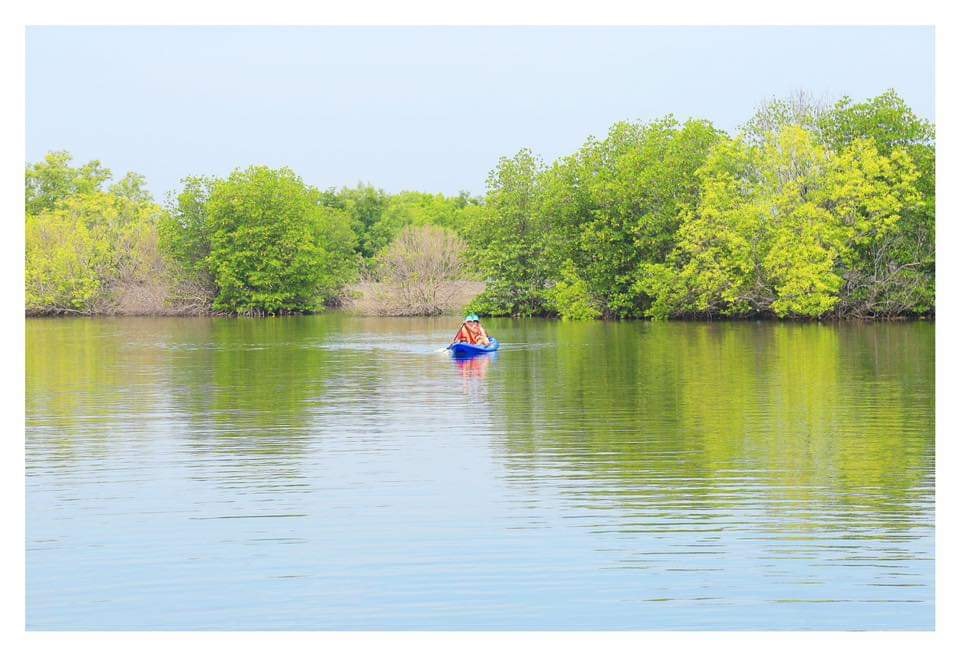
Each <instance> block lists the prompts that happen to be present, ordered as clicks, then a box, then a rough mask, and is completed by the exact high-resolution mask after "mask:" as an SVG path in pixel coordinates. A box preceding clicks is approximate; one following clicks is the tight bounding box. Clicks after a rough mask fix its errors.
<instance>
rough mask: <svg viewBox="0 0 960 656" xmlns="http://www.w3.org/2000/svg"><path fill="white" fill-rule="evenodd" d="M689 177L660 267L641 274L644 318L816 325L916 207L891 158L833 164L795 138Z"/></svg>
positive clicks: (861, 155) (902, 171)
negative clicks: (698, 190) (646, 295)
mask: <svg viewBox="0 0 960 656" xmlns="http://www.w3.org/2000/svg"><path fill="white" fill-rule="evenodd" d="M698 176H699V177H700V179H701V184H702V186H703V193H702V199H701V202H700V204H699V206H698V207H697V208H696V210H694V211H690V212H687V213H685V215H684V221H683V225H682V226H681V227H680V230H679V233H678V234H679V242H678V245H677V248H676V249H675V251H674V253H673V254H672V256H671V262H670V264H669V265H668V266H652V267H647V268H646V270H645V275H646V276H647V277H648V281H649V282H648V283H647V284H648V286H649V288H650V289H651V290H653V291H654V292H655V293H656V301H655V303H654V304H653V306H652V307H651V311H650V314H652V315H654V316H678V315H679V316H683V315H705V316H712V315H715V314H719V315H725V316H741V315H745V314H748V315H749V314H764V313H768V312H772V313H774V314H776V315H777V316H780V317H787V316H790V317H820V316H824V315H826V314H828V313H831V312H834V311H837V310H838V308H839V303H840V301H841V297H842V293H841V289H842V288H843V285H844V280H845V279H846V278H847V277H848V276H849V273H850V272H851V271H857V270H861V269H863V268H864V267H865V266H866V263H865V261H864V257H863V253H875V252H876V251H877V248H878V247H879V246H878V245H882V244H883V243H884V240H885V239H886V237H887V236H888V235H889V234H891V233H892V232H893V231H895V229H896V226H897V224H898V222H899V221H900V219H901V210H902V209H903V208H904V207H905V206H907V205H909V204H910V203H911V202H913V200H914V199H915V198H916V190H915V188H914V181H915V180H916V172H915V169H914V167H913V165H912V162H911V161H910V159H909V157H908V156H906V154H905V153H903V152H902V151H895V152H894V153H893V154H892V155H891V157H884V156H883V155H881V154H880V153H879V152H878V151H877V149H876V147H875V146H874V145H873V143H872V142H871V141H869V140H859V141H855V142H853V143H852V144H851V145H850V146H849V147H848V148H847V149H845V150H844V151H843V152H841V153H839V154H838V153H834V152H833V151H831V150H829V149H828V148H826V147H825V146H823V145H822V144H820V143H818V141H817V139H816V136H815V135H814V134H813V133H811V132H810V131H808V130H806V129H804V128H803V127H800V126H792V127H784V128H782V129H781V130H780V131H779V132H778V133H776V134H774V133H770V135H769V138H768V140H767V141H766V142H764V143H763V144H762V145H761V146H749V145H748V144H746V143H745V142H743V141H742V140H738V141H736V142H733V143H732V144H726V145H723V146H721V147H718V148H716V149H715V150H714V152H713V153H712V154H711V156H710V158H709V160H708V162H707V163H706V164H705V165H704V166H703V167H702V168H701V169H700V171H699V172H698Z"/></svg>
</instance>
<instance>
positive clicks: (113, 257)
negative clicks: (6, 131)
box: [25, 91, 935, 319]
mask: <svg viewBox="0 0 960 656" xmlns="http://www.w3.org/2000/svg"><path fill="white" fill-rule="evenodd" d="M934 153H935V140H934V128H933V125H931V124H930V123H929V122H927V121H924V120H923V119H920V118H919V117H917V116H916V115H915V114H914V113H913V112H912V111H911V110H910V108H909V107H908V106H907V105H906V104H905V103H904V102H903V100H902V99H900V98H899V97H898V96H897V95H896V93H894V92H893V91H890V92H887V93H885V94H883V95H881V96H878V97H876V98H873V99H870V100H867V101H865V102H861V103H855V102H853V101H852V100H850V99H849V98H844V99H842V100H840V101H839V102H837V103H836V104H835V105H833V106H832V107H824V106H821V105H819V104H818V103H815V102H812V101H811V100H810V99H809V97H806V96H804V95H802V94H800V95H796V96H794V97H791V98H789V99H786V100H774V101H772V102H770V103H767V104H766V105H764V106H763V107H761V108H760V110H759V111H758V112H757V114H756V115H755V116H754V117H753V118H751V119H750V120H749V121H747V122H746V123H745V124H744V126H743V127H742V129H741V130H740V133H739V134H737V135H736V136H734V137H731V136H729V135H727V134H725V133H724V132H722V131H721V130H718V129H717V128H715V127H714V126H713V125H711V123H710V122H709V121H706V120H688V121H685V122H683V123H681V122H679V121H677V120H675V119H674V118H673V117H670V116H668V117H665V118H663V119H660V120H657V121H652V122H649V123H618V124H616V125H614V126H613V127H612V128H611V129H610V132H609V134H608V135H607V136H606V138H605V139H602V140H599V139H593V138H591V139H589V140H588V141H587V142H586V143H585V144H584V145H583V146H582V147H581V148H580V149H579V150H578V151H577V152H576V153H573V154H572V155H569V156H566V157H561V158H559V159H558V160H557V161H555V162H553V163H552V164H550V165H549V166H548V165H546V164H545V163H544V162H542V161H541V160H540V159H539V158H538V157H536V156H535V155H534V154H533V153H532V152H530V151H529V150H522V151H520V152H519V153H517V154H516V155H515V156H514V157H512V158H502V159H501V160H500V162H499V163H498V165H497V167H496V168H495V169H494V170H493V171H492V172H491V174H490V176H489V178H488V180H487V193H486V196H485V197H484V198H482V199H481V198H474V197H471V196H470V195H469V194H467V193H465V192H464V193H461V194H460V195H458V196H453V197H450V196H444V195H442V194H426V193H419V192H404V193H399V194H387V193H385V192H384V191H382V190H380V189H377V188H376V187H373V186H369V185H358V186H356V187H353V188H342V189H339V190H336V189H326V190H321V189H319V188H316V187H313V186H310V185H308V184H306V183H305V182H304V181H303V180H301V179H300V178H299V177H298V176H297V175H296V174H295V173H294V172H293V171H291V170H290V169H286V168H281V169H271V168H267V167H262V166H254V167H250V168H247V169H238V170H236V171H234V172H233V173H232V174H231V175H229V176H227V177H226V178H215V177H189V178H186V179H185V180H184V181H183V184H182V187H181V189H180V190H179V191H178V192H176V193H174V194H172V195H171V196H170V197H169V198H167V199H166V201H165V202H164V203H163V204H162V205H161V204H158V203H156V202H155V201H154V200H153V199H152V198H151V197H150V195H149V194H148V193H146V191H145V189H144V179H143V178H142V176H139V175H137V174H134V173H129V174H127V175H126V176H125V177H123V178H122V179H120V180H119V181H117V182H115V183H113V184H110V181H111V180H112V174H111V172H110V171H109V169H106V168H104V167H103V166H102V165H101V164H100V163H99V162H97V161H93V162H90V163H88V164H85V165H82V166H73V165H72V163H71V162H72V159H71V157H70V155H69V154H68V153H66V152H53V153H49V154H48V155H47V156H46V158H45V159H44V160H43V161H41V162H37V163H34V164H30V165H28V166H27V168H26V271H25V273H26V310H27V313H28V314H63V313H80V314H93V313H122V314H164V313H206V312H222V313H231V314H283V313H295V312H312V311H317V310H319V309H321V308H323V307H324V306H327V305H331V304H337V303H339V302H341V301H342V300H343V299H344V297H345V295H346V294H347V290H349V289H350V286H351V285H352V284H353V283H355V282H357V281H359V280H360V279H361V278H362V279H365V280H368V281H369V280H374V281H379V280H383V281H387V282H389V283H390V285H392V286H391V287H390V289H391V290H396V293H395V294H394V296H395V298H393V300H392V302H391V303H392V305H393V306H400V305H410V306H411V307H410V308H407V310H406V311H404V308H402V307H395V311H396V313H401V314H403V313H407V314H409V313H431V312H435V311H438V308H439V307H440V304H438V302H437V301H436V298H437V297H438V296H439V295H441V292H440V291H439V290H440V289H441V288H442V286H443V285H444V284H445V283H447V282H452V279H450V277H451V276H455V277H459V278H470V279H476V280H482V281H483V282H484V283H485V291H484V292H483V293H482V294H481V295H480V296H479V297H477V298H476V299H475V300H474V301H473V302H472V304H471V309H472V310H474V311H476V312H479V313H483V314H488V315H504V316H531V315H541V316H559V317H564V318H571V319H589V318H641V317H654V318H666V317H701V318H711V317H748V316H758V317H762V316H777V317H796V318H818V317H892V316H909V315H930V314H932V313H933V312H934V268H935V267H934V223H935V220H934V219H935V214H934ZM464 250H465V251H466V252H465V253H464ZM391 293H393V292H391ZM411 304H413V305H411ZM414 306H415V307H414Z"/></svg>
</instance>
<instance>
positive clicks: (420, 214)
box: [25, 152, 481, 315]
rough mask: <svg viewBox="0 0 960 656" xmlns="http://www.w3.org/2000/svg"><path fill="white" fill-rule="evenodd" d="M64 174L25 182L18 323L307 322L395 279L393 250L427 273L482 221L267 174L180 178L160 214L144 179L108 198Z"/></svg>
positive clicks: (435, 201) (441, 207)
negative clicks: (26, 318) (353, 293)
mask: <svg viewBox="0 0 960 656" xmlns="http://www.w3.org/2000/svg"><path fill="white" fill-rule="evenodd" d="M71 161H72V158H71V156H70V154H69V153H66V152H52V153H49V154H48V155H47V156H46V158H45V159H44V160H43V161H42V162H38V163H35V164H32V165H28V166H27V169H26V272H25V273H26V311H27V313H28V314H33V315H39V314H114V313H118V314H202V313H210V312H215V313H226V314H247V315H263V314H285V313H300V312H314V311H318V310H320V309H322V308H323V307H324V306H326V305H330V304H336V303H337V302H338V301H340V300H341V295H342V294H343V293H344V291H345V289H346V288H347V286H348V285H349V284H350V283H353V282H355V281H357V280H359V279H360V278H361V277H367V278H377V277H379V276H380V275H381V271H385V272H386V274H385V275H387V276H392V275H395V273H394V272H395V271H396V270H397V267H396V258H397V256H398V254H397V249H398V248H401V247H402V248H403V249H407V250H408V251H409V250H410V249H411V248H412V250H413V252H415V253H419V254H420V259H422V260H423V262H422V264H425V265H427V266H432V265H433V263H434V262H435V259H436V258H435V257H434V256H433V255H432V253H431V251H430V249H429V248H425V249H424V250H423V251H422V253H420V251H418V246H419V245H420V244H421V243H423V244H425V245H427V246H429V245H430V244H431V243H433V242H434V241H436V240H437V239H438V235H439V238H440V239H441V242H442V243H444V244H453V245H456V246H457V247H458V248H459V249H460V250H462V248H463V247H462V246H459V244H461V243H462V242H461V241H460V240H459V239H458V238H457V235H456V233H455V230H454V228H456V227H457V226H460V225H462V224H464V223H465V222H468V221H470V220H472V217H475V216H476V215H477V213H478V212H480V211H481V208H480V202H481V201H480V199H477V198H472V197H470V195H469V194H467V193H465V192H464V193H461V194H460V195H458V196H455V197H447V196H444V195H442V194H426V193H419V192H404V193H399V194H393V195H391V194H386V193H385V192H383V191H382V190H380V189H376V188H374V187H372V186H368V185H359V186H357V187H355V188H344V189H340V190H339V191H337V190H333V189H328V190H323V191H322V190H319V189H317V188H315V187H312V186H310V185H307V184H306V183H304V182H303V180H301V179H300V178H299V177H298V176H297V175H296V174H295V173H294V172H293V171H291V170H290V169H287V168H281V169H271V168H267V167H263V166H253V167H250V168H247V169H244V170H240V169H238V170H236V171H234V172H233V173H232V174H231V175H230V176H228V177H227V178H222V179H221V178H215V177H188V178H186V179H185V180H183V183H182V188H181V189H180V190H179V191H178V192H177V193H175V194H173V195H171V197H169V198H168V199H167V201H166V203H165V204H164V205H163V206H161V205H159V204H157V203H156V202H154V200H153V199H152V198H151V197H150V195H149V194H148V193H147V192H146V191H145V189H144V179H143V178H142V176H139V175H137V174H134V173H129V174H127V176H125V177H124V178H123V179H121V180H120V181H119V182H117V183H115V184H112V185H110V184H109V182H110V180H111V178H112V174H111V172H110V170H109V169H107V168H104V167H103V166H102V165H101V163H100V162H98V161H93V162H90V163H88V164H85V165H83V166H72V165H71ZM405 229H406V231H405ZM401 236H405V239H403V240H401V239H399V238H400V237H401ZM411 239H412V243H411ZM391 245H395V246H394V248H393V249H392V250H391V249H390V248H389V247H390V246H391ZM456 255H457V254H456V253H454V256H456ZM431 258H433V259H431ZM414 259H415V260H416V259H417V258H414ZM414 264H416V263H414ZM457 271H458V272H461V273H462V271H463V267H461V268H459V269H457ZM420 273H421V272H420V271H418V270H417V269H416V267H415V266H414V267H413V268H412V269H411V270H410V272H409V275H411V276H417V275H420ZM426 282H430V281H426ZM427 309H428V310H430V311H432V310H433V308H432V307H428V308H427Z"/></svg>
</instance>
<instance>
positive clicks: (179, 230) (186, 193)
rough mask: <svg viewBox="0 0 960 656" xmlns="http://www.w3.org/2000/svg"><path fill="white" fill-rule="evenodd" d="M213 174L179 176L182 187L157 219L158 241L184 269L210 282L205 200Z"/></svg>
mask: <svg viewBox="0 0 960 656" xmlns="http://www.w3.org/2000/svg"><path fill="white" fill-rule="evenodd" d="M215 182H216V179H215V178H212V177H203V176H191V177H187V178H184V179H183V180H181V183H182V184H183V188H182V189H181V190H180V192H179V193H177V194H176V195H172V196H171V197H170V199H169V201H168V203H167V209H168V211H167V214H166V216H164V218H163V219H162V220H161V221H160V225H159V231H160V240H161V245H162V247H163V249H164V251H165V252H166V253H168V254H169V255H170V256H171V257H172V258H173V259H175V260H176V261H177V262H178V263H179V264H180V265H181V266H182V267H183V270H184V273H186V274H187V275H190V276H192V277H194V278H196V279H198V280H201V281H203V282H204V284H205V286H212V285H213V275H212V272H211V271H210V270H209V268H208V266H209V262H208V261H207V257H208V256H209V255H210V237H211V228H210V224H209V219H208V216H207V201H209V199H210V194H211V192H212V191H213V186H214V184H215Z"/></svg>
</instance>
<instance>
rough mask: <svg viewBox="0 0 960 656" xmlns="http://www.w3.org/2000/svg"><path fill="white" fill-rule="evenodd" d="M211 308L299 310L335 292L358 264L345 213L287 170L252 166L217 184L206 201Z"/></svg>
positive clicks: (315, 305)
mask: <svg viewBox="0 0 960 656" xmlns="http://www.w3.org/2000/svg"><path fill="white" fill-rule="evenodd" d="M205 214H206V224H207V230H208V231H209V236H210V237H209V238H210V253H209V255H207V256H206V258H204V262H205V266H206V268H207V270H208V271H209V272H210V273H211V275H212V278H213V280H214V283H215V285H216V287H217V296H216V298H215V299H214V303H213V308H214V309H215V310H220V311H225V312H235V313H241V314H244V313H266V314H275V313H280V312H303V311H312V310H316V309H318V308H320V307H322V305H323V304H324V303H325V302H327V301H329V300H330V299H332V298H333V296H334V295H335V294H336V293H337V292H338V291H339V289H340V287H341V286H342V285H343V284H345V283H346V282H347V281H348V280H350V278H351V276H352V275H353V273H354V270H355V262H354V259H353V257H352V254H353V251H354V246H355V236H354V234H353V231H352V230H351V228H350V223H349V218H348V217H347V215H346V214H345V213H344V212H343V211H342V210H338V209H334V208H330V207H325V206H323V205H321V204H320V203H319V192H318V191H317V190H316V189H314V188H311V187H308V186H307V185H305V184H304V183H303V181H302V180H301V179H300V178H299V177H297V175H296V174H295V173H294V172H293V171H291V170H290V169H270V168H267V167H264V166H254V167H250V168H248V169H246V170H243V171H240V170H238V171H235V172H234V173H233V174H231V175H230V177H229V178H227V179H226V180H222V181H218V182H216V183H214V185H213V188H212V190H211V191H210V196H209V198H208V199H207V201H206V203H205Z"/></svg>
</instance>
